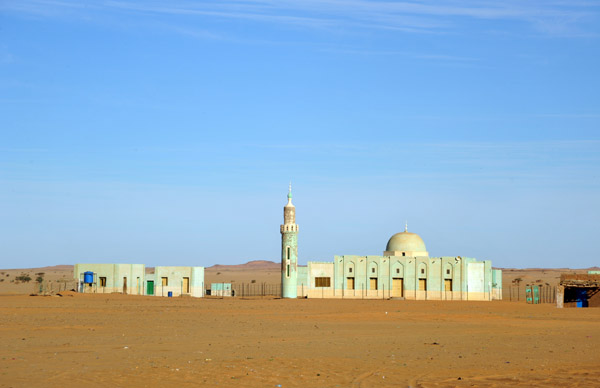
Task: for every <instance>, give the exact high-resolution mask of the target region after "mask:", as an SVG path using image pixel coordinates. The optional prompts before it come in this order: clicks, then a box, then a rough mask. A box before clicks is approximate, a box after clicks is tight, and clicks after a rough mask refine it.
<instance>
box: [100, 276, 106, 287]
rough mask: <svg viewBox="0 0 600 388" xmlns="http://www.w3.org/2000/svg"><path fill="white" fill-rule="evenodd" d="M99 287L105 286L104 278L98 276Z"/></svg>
mask: <svg viewBox="0 0 600 388" xmlns="http://www.w3.org/2000/svg"><path fill="white" fill-rule="evenodd" d="M100 287H106V278H100Z"/></svg>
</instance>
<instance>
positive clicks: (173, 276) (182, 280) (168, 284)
mask: <svg viewBox="0 0 600 388" xmlns="http://www.w3.org/2000/svg"><path fill="white" fill-rule="evenodd" d="M169 293H170V296H180V295H188V296H193V297H196V298H201V297H203V296H204V267H155V268H154V273H153V274H147V275H146V294H147V295H157V296H169Z"/></svg>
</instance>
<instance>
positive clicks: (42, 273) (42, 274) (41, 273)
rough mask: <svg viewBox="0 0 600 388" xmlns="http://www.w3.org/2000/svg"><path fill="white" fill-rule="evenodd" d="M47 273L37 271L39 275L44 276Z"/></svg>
mask: <svg viewBox="0 0 600 388" xmlns="http://www.w3.org/2000/svg"><path fill="white" fill-rule="evenodd" d="M45 274H46V273H45V272H38V273H36V275H37V276H44V275H45Z"/></svg>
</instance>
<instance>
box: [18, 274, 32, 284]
mask: <svg viewBox="0 0 600 388" xmlns="http://www.w3.org/2000/svg"><path fill="white" fill-rule="evenodd" d="M15 280H16V281H18V282H25V283H28V282H29V281H30V280H31V277H29V275H25V274H21V275H19V276H17V277H15Z"/></svg>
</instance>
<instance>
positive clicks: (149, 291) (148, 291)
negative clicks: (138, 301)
mask: <svg viewBox="0 0 600 388" xmlns="http://www.w3.org/2000/svg"><path fill="white" fill-rule="evenodd" d="M146 295H154V280H148V283H147V284H146Z"/></svg>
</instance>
